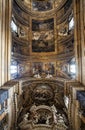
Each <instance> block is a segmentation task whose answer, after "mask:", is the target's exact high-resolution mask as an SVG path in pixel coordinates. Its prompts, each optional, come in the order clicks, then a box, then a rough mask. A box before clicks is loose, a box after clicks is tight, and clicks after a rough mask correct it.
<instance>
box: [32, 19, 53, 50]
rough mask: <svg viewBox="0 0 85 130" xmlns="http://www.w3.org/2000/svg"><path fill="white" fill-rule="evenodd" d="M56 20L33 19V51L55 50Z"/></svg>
mask: <svg viewBox="0 0 85 130" xmlns="http://www.w3.org/2000/svg"><path fill="white" fill-rule="evenodd" d="M54 51H55V40H54V20H53V19H49V20H43V21H36V20H33V21H32V52H54Z"/></svg>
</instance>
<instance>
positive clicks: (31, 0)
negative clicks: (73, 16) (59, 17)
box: [20, 0, 64, 12]
mask: <svg viewBox="0 0 85 130" xmlns="http://www.w3.org/2000/svg"><path fill="white" fill-rule="evenodd" d="M20 1H21V2H23V4H24V5H25V6H26V7H27V8H28V9H32V10H33V11H41V12H42V11H49V10H52V9H53V8H58V7H60V6H61V4H62V2H63V1H64V0H20Z"/></svg>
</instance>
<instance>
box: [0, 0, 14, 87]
mask: <svg viewBox="0 0 85 130" xmlns="http://www.w3.org/2000/svg"><path fill="white" fill-rule="evenodd" d="M11 3H12V1H11V0H0V86H1V85H3V84H4V83H5V82H6V81H8V80H10V59H11V27H10V26H11V24H10V23H11Z"/></svg>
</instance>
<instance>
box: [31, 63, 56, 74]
mask: <svg viewBox="0 0 85 130" xmlns="http://www.w3.org/2000/svg"><path fill="white" fill-rule="evenodd" d="M32 72H33V74H38V73H39V74H42V73H45V74H52V75H53V74H55V63H54V62H34V63H32Z"/></svg>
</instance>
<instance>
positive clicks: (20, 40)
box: [12, 35, 30, 46]
mask: <svg viewBox="0 0 85 130" xmlns="http://www.w3.org/2000/svg"><path fill="white" fill-rule="evenodd" d="M12 41H13V43H14V42H16V43H17V44H19V45H22V46H29V45H30V44H29V41H27V40H24V39H22V38H20V37H16V36H13V35H12Z"/></svg>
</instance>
